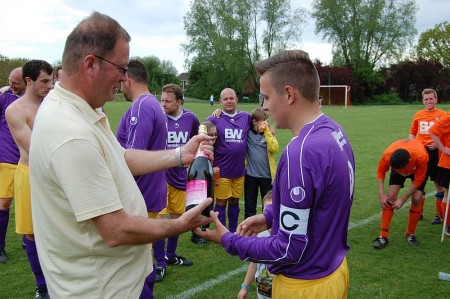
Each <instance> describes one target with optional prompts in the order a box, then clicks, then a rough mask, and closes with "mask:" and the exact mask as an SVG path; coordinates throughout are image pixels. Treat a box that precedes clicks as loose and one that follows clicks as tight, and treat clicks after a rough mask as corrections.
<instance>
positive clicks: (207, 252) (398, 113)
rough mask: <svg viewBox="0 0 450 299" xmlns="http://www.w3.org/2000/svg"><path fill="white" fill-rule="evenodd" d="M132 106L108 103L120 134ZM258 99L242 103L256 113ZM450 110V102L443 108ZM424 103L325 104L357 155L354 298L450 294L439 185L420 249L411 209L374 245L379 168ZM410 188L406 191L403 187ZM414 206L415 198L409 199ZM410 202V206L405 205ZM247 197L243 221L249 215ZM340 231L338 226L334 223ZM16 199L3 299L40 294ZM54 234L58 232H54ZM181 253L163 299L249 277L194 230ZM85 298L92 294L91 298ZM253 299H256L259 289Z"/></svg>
mask: <svg viewBox="0 0 450 299" xmlns="http://www.w3.org/2000/svg"><path fill="white" fill-rule="evenodd" d="M129 105H130V104H129V103H127V102H124V101H115V102H111V103H107V105H106V112H107V114H108V117H109V120H110V123H111V127H112V129H113V131H114V132H115V130H116V127H117V123H118V122H119V120H120V118H121V116H122V114H123V113H124V112H125V110H126V109H127V108H128V107H129ZM218 107H219V105H218V104H215V105H214V107H213V108H212V107H211V106H210V105H209V103H207V102H206V101H205V102H199V101H194V100H189V99H187V100H186V103H185V108H187V109H190V110H192V111H193V112H195V113H196V114H197V115H198V117H199V120H200V121H202V120H204V119H205V118H206V117H207V116H208V115H210V114H211V112H212V110H213V109H215V108H218ZM255 107H256V106H255V104H239V109H241V110H245V111H251V110H252V109H253V108H255ZM440 108H441V109H444V110H446V111H450V105H441V106H440ZM419 109H422V106H421V105H401V106H355V107H351V108H349V109H343V108H342V107H323V111H324V112H325V113H326V114H328V115H330V116H331V117H332V118H333V119H335V120H336V121H337V122H339V123H340V124H341V125H342V126H343V128H344V130H345V131H346V133H347V135H348V137H349V139H350V142H351V144H352V146H353V150H354V153H355V158H356V183H355V188H356V190H355V198H354V203H353V208H352V212H351V218H350V222H351V223H350V226H349V243H350V246H351V250H350V252H349V253H348V255H347V259H348V263H349V268H350V288H349V298H449V296H450V282H445V281H440V280H438V272H439V271H443V272H450V239H449V238H447V239H446V240H444V242H443V243H441V242H440V234H441V230H442V226H435V225H431V224H430V223H431V220H432V218H433V217H434V209H435V206H434V197H433V196H432V195H433V193H434V185H433V184H432V183H429V184H428V186H427V189H426V190H427V191H428V194H427V202H426V204H425V214H424V220H422V221H420V222H419V225H418V228H417V231H416V236H417V238H418V241H419V246H418V247H411V246H409V245H408V244H407V243H406V241H405V230H406V225H407V219H408V208H407V207H406V208H403V209H401V210H399V211H397V212H396V213H395V215H394V218H393V221H392V225H391V229H390V237H389V245H388V246H387V247H386V248H385V249H383V250H375V249H373V248H372V241H373V240H374V239H375V237H377V236H378V233H379V224H380V212H381V208H380V205H379V202H378V195H377V184H376V166H377V163H378V160H379V158H380V156H381V154H382V152H383V151H384V149H385V148H386V147H387V146H388V145H389V144H390V143H392V142H393V141H395V140H398V139H402V138H407V137H408V133H409V126H410V123H411V120H412V116H413V114H414V113H415V112H416V111H418V110H419ZM276 137H277V139H278V141H279V143H280V151H279V152H278V153H277V155H276V156H275V157H276V159H277V160H278V158H279V156H280V155H281V152H282V149H283V148H284V146H285V145H286V144H287V143H288V142H289V140H290V139H291V138H292V135H291V133H290V131H288V130H277V132H276ZM401 192H404V189H403V190H402V191H401ZM408 203H409V201H408ZM405 206H406V205H405ZM242 215H243V204H242V202H241V218H243V216H242ZM329 229H330V230H333V227H330V228H329ZM14 230H15V226H14V203H13V205H12V209H11V217H10V226H9V230H8V234H7V248H6V250H7V253H8V258H9V262H8V263H7V264H4V265H3V264H0V298H34V289H35V286H34V277H33V275H32V273H31V269H30V267H29V264H28V261H27V258H26V255H25V251H24V250H23V249H22V247H21V237H20V236H19V235H17V234H15V232H14ZM48 233H49V234H51V231H49V232H48ZM178 254H180V255H183V256H185V257H187V258H189V259H192V260H193V261H194V265H193V266H191V267H180V266H169V267H168V268H167V275H166V277H165V278H164V280H163V282H161V283H157V284H156V285H155V295H156V297H157V298H158V299H160V298H236V297H237V293H238V292H239V289H240V285H241V283H242V281H243V278H244V276H245V270H246V266H247V263H244V262H242V261H240V260H239V259H238V258H237V257H233V256H229V255H228V254H227V253H226V252H225V251H224V250H223V249H222V247H221V246H219V245H214V244H209V245H206V246H201V245H195V244H192V243H191V242H190V233H186V234H183V235H182V236H181V237H180V242H179V246H178ZM86 298H89V296H88V295H87V296H86ZM249 298H256V294H255V289H254V286H253V287H252V288H251V291H250V293H249Z"/></svg>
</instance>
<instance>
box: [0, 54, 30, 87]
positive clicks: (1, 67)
mask: <svg viewBox="0 0 450 299" xmlns="http://www.w3.org/2000/svg"><path fill="white" fill-rule="evenodd" d="M28 60H29V59H26V58H12V59H11V58H8V57H6V56H4V55H2V54H0V87H1V86H5V85H8V84H9V82H8V79H9V74H10V73H11V71H12V70H13V69H15V68H17V67H20V66H23V65H24V64H25V63H26V62H27V61H28Z"/></svg>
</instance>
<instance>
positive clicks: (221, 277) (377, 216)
mask: <svg viewBox="0 0 450 299" xmlns="http://www.w3.org/2000/svg"><path fill="white" fill-rule="evenodd" d="M435 193H436V192H432V193H428V195H427V196H425V198H427V197H431V196H433V195H434V194H435ZM410 204H411V203H410V202H408V203H407V204H404V205H403V207H402V209H403V208H406V207H409V206H410ZM380 217H381V212H380V213H377V214H374V215H372V216H369V217H367V218H365V219H362V220H360V221H358V222H350V223H349V224H348V230H351V229H352V228H356V227H359V226H362V225H365V224H368V223H370V222H372V221H374V220H376V219H380ZM247 268H248V265H247V264H245V265H244V266H242V267H240V268H237V269H234V270H232V271H229V272H227V273H224V274H222V275H219V276H218V277H217V278H214V279H212V280H209V281H206V282H204V283H202V284H201V285H198V286H196V287H193V288H191V289H189V290H187V291H184V292H183V293H180V294H178V295H175V296H169V297H166V298H167V299H187V298H192V297H193V296H194V295H195V294H197V293H200V292H203V291H205V290H207V289H209V288H212V287H214V286H216V285H218V284H219V283H221V282H223V281H225V280H228V279H230V278H231V277H232V276H234V275H237V274H241V273H243V272H245V271H247Z"/></svg>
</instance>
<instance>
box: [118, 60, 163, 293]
mask: <svg viewBox="0 0 450 299" xmlns="http://www.w3.org/2000/svg"><path fill="white" fill-rule="evenodd" d="M127 73H128V78H127V80H126V81H124V82H121V85H120V89H121V90H122V93H123V95H124V96H125V99H126V100H127V101H131V102H132V104H131V106H130V108H129V109H128V110H127V111H126V112H125V113H124V115H123V116H122V119H121V120H120V122H119V125H118V126H117V134H116V135H117V140H118V141H119V143H120V145H122V147H124V148H127V149H140V150H152V151H157V150H163V149H166V143H167V118H166V115H165V113H164V111H163V109H162V108H161V105H160V103H159V101H158V99H157V98H156V97H155V96H154V95H152V94H151V93H150V91H149V90H148V73H147V69H146V67H145V65H144V64H143V63H142V62H140V61H138V60H131V61H130V62H129V63H128V69H127ZM135 180H136V183H137V185H138V186H139V189H140V190H141V193H142V195H143V196H144V200H145V205H146V206H147V214H148V217H149V218H153V219H155V218H158V217H159V216H158V214H159V213H160V212H161V211H163V210H164V209H165V208H166V205H167V202H166V195H167V187H166V170H161V171H157V172H154V173H149V174H145V175H139V176H135ZM161 218H164V217H161ZM161 242H162V243H161ZM161 245H162V248H159V249H157V247H161ZM152 246H153V250H154V256H155V260H156V262H157V267H156V268H155V270H154V273H152V274H151V275H150V276H149V277H148V279H147V280H146V283H147V284H148V285H149V287H150V289H152V290H153V284H154V281H155V280H156V281H157V280H158V275H159V272H158V271H159V269H161V267H164V268H165V260H164V240H160V241H157V242H154V243H153V244H152ZM161 264H163V265H161Z"/></svg>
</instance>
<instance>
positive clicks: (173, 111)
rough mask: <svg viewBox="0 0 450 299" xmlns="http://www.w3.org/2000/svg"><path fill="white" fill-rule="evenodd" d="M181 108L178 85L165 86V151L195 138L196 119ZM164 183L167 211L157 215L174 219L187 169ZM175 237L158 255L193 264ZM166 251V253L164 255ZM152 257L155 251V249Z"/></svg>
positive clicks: (182, 204)
mask: <svg viewBox="0 0 450 299" xmlns="http://www.w3.org/2000/svg"><path fill="white" fill-rule="evenodd" d="M182 105H183V91H182V90H181V88H180V86H178V85H177V84H166V85H164V86H163V88H162V94H161V106H162V107H163V110H164V112H165V113H166V115H167V131H168V134H167V149H175V148H177V147H179V146H182V145H184V144H186V142H188V140H189V139H191V137H192V136H195V135H197V134H198V126H199V125H200V122H199V121H198V118H197V116H196V115H195V114H194V113H193V112H192V111H189V110H187V109H184V108H183V107H182ZM166 182H167V208H166V209H164V210H163V211H162V212H161V213H160V214H161V215H162V216H163V217H165V216H166V213H169V217H170V219H177V218H179V217H180V215H181V214H183V213H184V211H185V209H186V182H187V171H186V168H179V167H173V168H169V169H168V170H167V172H166ZM178 237H179V236H173V237H170V238H168V239H167V250H165V245H166V244H165V243H166V242H165V240H162V241H158V242H162V248H158V250H160V249H162V252H161V253H158V254H162V255H164V256H165V259H166V264H168V265H180V266H190V265H192V264H193V262H192V261H191V260H188V259H186V258H184V257H182V256H181V255H177V254H176V250H177V247H178ZM164 251H165V253H164ZM155 255H157V253H156V248H155ZM162 271H163V272H162V273H161V274H160V275H159V277H158V276H157V280H156V281H157V282H158V281H161V280H162V279H163V277H164V274H165V269H164V270H162Z"/></svg>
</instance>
